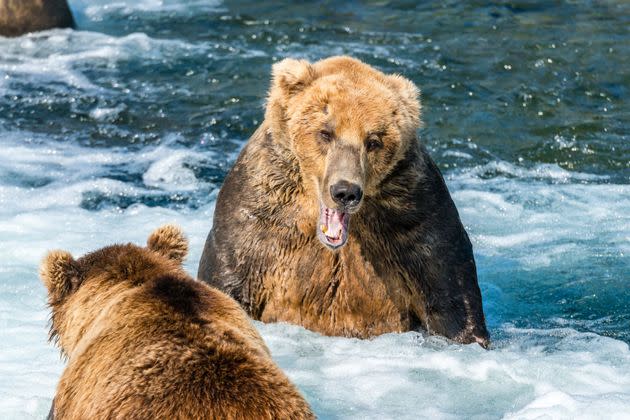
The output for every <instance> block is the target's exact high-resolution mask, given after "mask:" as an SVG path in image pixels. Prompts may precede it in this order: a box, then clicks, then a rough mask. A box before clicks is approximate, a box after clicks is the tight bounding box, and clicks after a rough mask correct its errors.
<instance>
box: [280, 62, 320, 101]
mask: <svg viewBox="0 0 630 420" xmlns="http://www.w3.org/2000/svg"><path fill="white" fill-rule="evenodd" d="M271 76H272V82H271V91H270V96H272V95H273V94H274V93H282V95H283V96H284V97H285V99H286V98H289V97H291V96H293V95H295V94H296V93H298V92H300V91H302V90H304V89H305V88H306V87H307V86H308V85H310V84H311V83H312V82H313V80H315V78H316V75H315V69H314V68H313V65H312V64H311V63H309V62H308V61H306V60H295V59H293V58H285V59H284V60H282V61H279V62H277V63H276V64H274V65H273V67H272V69H271Z"/></svg>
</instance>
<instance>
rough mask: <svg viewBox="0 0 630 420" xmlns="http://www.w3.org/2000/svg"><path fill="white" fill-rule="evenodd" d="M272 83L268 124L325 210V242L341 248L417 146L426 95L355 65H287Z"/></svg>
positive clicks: (320, 227) (336, 60)
mask: <svg viewBox="0 0 630 420" xmlns="http://www.w3.org/2000/svg"><path fill="white" fill-rule="evenodd" d="M272 79H273V80H272V85H271V89H270V92H269V99H268V103H267V112H266V115H265V118H266V121H268V122H269V127H270V130H271V133H272V136H273V138H274V141H277V142H280V143H281V144H283V145H284V146H285V147H286V148H287V149H288V150H290V152H291V153H292V154H293V155H294V156H295V158H296V159H297V161H298V163H299V166H300V172H301V176H302V179H303V181H304V183H305V188H306V190H307V192H308V193H309V194H312V195H313V196H314V197H315V198H316V199H317V201H318V203H319V219H318V222H317V225H316V226H317V228H316V229H317V235H318V238H319V239H320V241H321V242H322V243H323V244H324V245H326V246H328V247H329V248H331V249H336V248H339V247H341V246H342V245H344V244H345V242H346V240H347V237H348V227H349V219H350V215H351V214H353V213H355V212H357V211H359V209H360V207H361V203H362V201H363V199H364V198H365V197H370V196H373V195H375V194H377V193H378V190H379V185H380V184H381V183H382V181H383V180H384V179H385V178H386V177H387V176H388V174H390V173H391V171H392V170H393V169H394V167H395V166H396V164H397V163H398V162H399V161H400V160H401V159H403V158H404V156H405V154H406V152H407V151H408V150H409V148H410V147H413V145H415V143H416V131H417V129H418V128H419V126H420V102H419V99H418V96H419V91H418V89H417V88H416V86H415V85H414V84H413V83H412V82H411V81H409V80H407V79H405V78H404V77H402V76H399V75H386V74H383V73H381V72H380V71H378V70H376V69H374V68H372V67H370V66H368V65H367V64H364V63H362V62H361V61H358V60H356V59H353V58H350V57H331V58H328V59H325V60H322V61H319V62H316V63H309V62H307V61H305V60H294V59H285V60H283V61H280V62H279V63H277V64H275V65H274V66H273V71H272Z"/></svg>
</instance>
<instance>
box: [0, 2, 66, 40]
mask: <svg viewBox="0 0 630 420" xmlns="http://www.w3.org/2000/svg"><path fill="white" fill-rule="evenodd" d="M73 26H74V19H73V18H72V13H70V8H69V7H68V3H67V2H66V0H0V36H20V35H22V34H25V33H28V32H35V31H42V30H45V29H51V28H72V27H73Z"/></svg>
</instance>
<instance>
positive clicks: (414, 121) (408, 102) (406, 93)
mask: <svg viewBox="0 0 630 420" xmlns="http://www.w3.org/2000/svg"><path fill="white" fill-rule="evenodd" d="M387 80H388V81H389V83H390V85H391V87H392V88H393V89H394V90H395V91H396V92H397V93H398V94H399V95H400V99H401V100H402V104H403V106H402V111H403V116H404V118H405V119H406V121H407V123H408V124H410V128H412V129H413V130H415V129H416V128H418V127H419V126H420V112H421V110H422V107H421V105H420V90H419V89H418V87H417V86H416V85H415V84H414V83H413V82H412V81H411V80H409V79H406V78H404V77H403V76H401V75H399V74H392V75H389V76H387Z"/></svg>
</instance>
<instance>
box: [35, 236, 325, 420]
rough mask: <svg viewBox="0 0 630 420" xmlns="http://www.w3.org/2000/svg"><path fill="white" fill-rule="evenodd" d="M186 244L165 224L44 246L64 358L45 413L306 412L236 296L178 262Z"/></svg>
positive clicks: (199, 415) (244, 415)
mask: <svg viewBox="0 0 630 420" xmlns="http://www.w3.org/2000/svg"><path fill="white" fill-rule="evenodd" d="M187 247H188V244H187V242H186V241H185V239H184V238H183V235H182V234H181V231H179V229H178V228H175V227H173V226H166V227H163V228H161V229H159V230H158V231H156V232H154V233H153V234H152V235H151V237H150V238H149V241H148V247H147V248H141V247H138V246H136V245H133V244H127V245H114V246H110V247H106V248H103V249H101V250H98V251H95V252H93V253H90V254H87V255H86V256H84V257H82V258H79V259H78V260H73V259H72V257H71V256H70V254H68V253H67V252H64V251H54V252H51V253H50V254H49V255H48V256H47V257H46V259H45V260H44V263H43V264H42V268H41V276H42V280H43V281H44V284H45V285H46V287H47V289H48V290H49V304H50V306H51V309H52V326H51V337H54V338H56V340H57V341H58V344H59V346H60V348H61V350H62V352H63V354H64V355H66V356H67V359H68V363H67V366H66V369H65V370H64V372H63V374H62V377H61V379H60V381H59V385H58V387H57V392H56V395H55V399H54V404H53V407H52V408H51V413H50V414H49V418H55V419H76V418H112V419H113V418H119V419H157V418H168V419H214V418H229V419H250V418H251V419H258V418H266V419H275V418H292V419H303V418H313V414H312V412H311V411H310V408H309V407H308V404H307V403H306V402H305V401H304V399H303V398H302V396H301V395H300V394H299V392H298V391H297V390H296V389H295V387H294V386H293V385H292V384H291V383H290V382H289V380H288V379H287V378H286V376H285V375H284V374H283V373H282V372H281V371H280V369H279V368H278V367H277V366H276V365H275V364H274V363H273V361H272V360H271V357H270V355H269V351H268V349H267V347H266V346H265V344H264V342H263V340H262V338H261V337H260V335H259V334H258V332H257V331H256V330H255V329H254V327H253V326H252V325H251V323H250V322H249V320H248V318H247V315H246V314H245V313H244V312H243V310H242V309H241V308H240V307H239V306H238V304H237V303H236V302H234V300H232V299H231V298H229V297H228V296H226V295H225V294H223V293H221V292H219V291H218V290H216V289H214V288H211V287H209V286H207V285H206V284H203V283H200V282H197V281H194V280H193V279H192V278H190V277H189V276H188V275H187V274H186V273H185V272H184V270H183V269H182V267H181V262H182V260H183V258H184V256H185V254H186V251H187ZM64 279H65V282H64V281H63V280H64Z"/></svg>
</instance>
